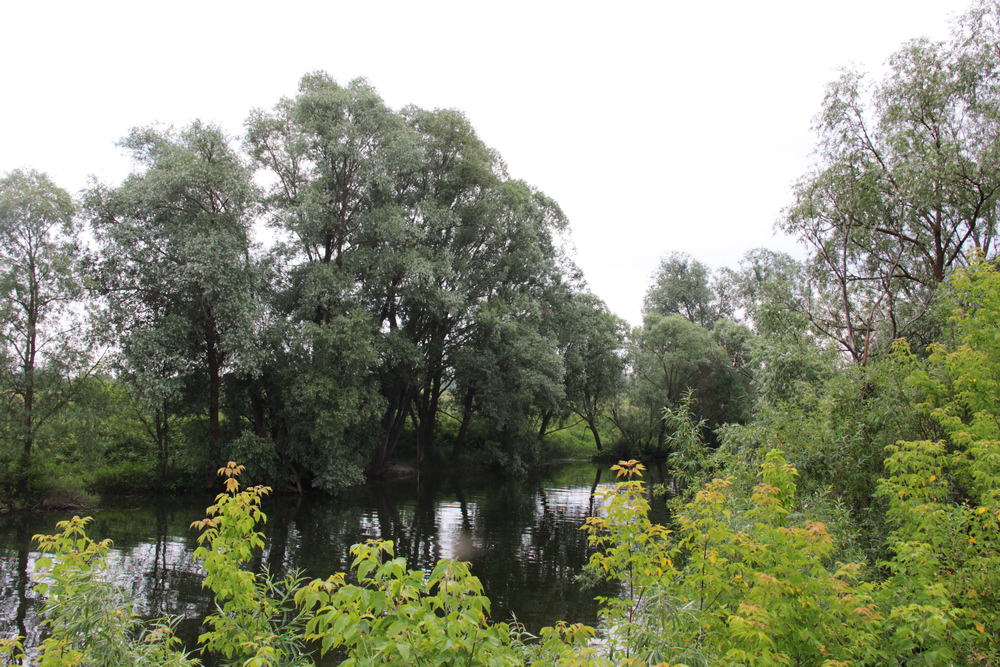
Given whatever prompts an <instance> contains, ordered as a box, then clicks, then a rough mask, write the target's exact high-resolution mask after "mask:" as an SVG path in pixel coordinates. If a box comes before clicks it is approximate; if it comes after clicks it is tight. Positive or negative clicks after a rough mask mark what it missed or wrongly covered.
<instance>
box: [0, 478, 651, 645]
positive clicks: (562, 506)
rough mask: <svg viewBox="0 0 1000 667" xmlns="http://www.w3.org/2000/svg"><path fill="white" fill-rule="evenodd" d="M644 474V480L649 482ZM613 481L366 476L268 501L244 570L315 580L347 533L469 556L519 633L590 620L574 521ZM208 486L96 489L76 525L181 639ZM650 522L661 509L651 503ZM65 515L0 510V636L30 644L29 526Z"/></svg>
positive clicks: (332, 563) (197, 615)
mask: <svg viewBox="0 0 1000 667" xmlns="http://www.w3.org/2000/svg"><path fill="white" fill-rule="evenodd" d="M652 472H653V480H652V481H653V482H657V481H662V480H661V479H658V478H657V475H656V474H655V472H656V471H652ZM612 481H613V477H612V474H611V473H610V472H608V471H607V469H606V466H604V465H599V466H598V465H594V464H591V463H579V462H578V463H569V464H563V465H558V466H552V467H549V468H546V469H545V470H541V471H536V472H534V473H533V474H531V475H528V476H526V477H518V478H503V477H498V476H493V475H489V474H475V475H473V474H468V473H462V474H443V473H442V474H433V475H429V474H422V475H416V474H414V475H411V476H405V477H400V478H396V479H393V480H391V481H377V482H370V483H368V484H366V485H364V486H361V487H357V488H355V489H351V490H349V491H348V492H346V493H344V494H341V495H340V496H338V497H328V496H306V497H294V496H277V497H272V498H269V499H268V500H267V501H266V503H265V505H264V510H265V512H266V513H267V515H268V521H267V524H266V526H264V527H263V530H264V533H265V534H266V536H267V546H266V548H265V550H264V551H263V552H262V553H261V554H260V556H259V558H258V559H257V562H256V563H254V566H255V567H260V568H268V569H269V570H270V571H271V572H272V573H276V574H283V573H286V572H290V571H294V570H301V571H303V572H304V574H305V575H306V576H308V577H326V576H329V575H330V574H332V573H334V572H338V571H345V570H346V569H348V567H349V565H350V557H349V549H350V547H351V545H352V544H356V543H358V542H363V541H364V540H366V539H369V538H376V537H381V538H385V539H391V540H393V541H394V542H395V544H396V554H397V556H402V557H405V558H406V560H407V564H408V565H409V567H411V568H417V569H422V570H425V571H427V570H429V569H430V568H431V567H433V564H434V563H435V562H436V561H437V560H438V559H440V558H455V559H460V560H464V561H469V562H471V563H472V572H473V574H475V575H476V576H478V577H479V578H480V580H481V581H482V582H483V586H484V588H485V592H486V595H487V596H488V597H489V598H490V599H491V600H492V605H493V607H492V617H493V618H494V619H496V620H510V619H511V618H516V619H517V620H518V621H519V622H520V623H522V624H523V625H524V626H525V628H526V629H527V630H529V631H530V632H537V631H538V629H539V628H541V627H543V626H545V625H552V624H553V623H555V622H556V621H558V620H566V621H568V622H583V623H587V624H591V625H593V624H595V623H596V621H597V604H596V602H595V601H594V596H595V595H598V594H608V592H609V591H608V589H604V590H595V589H594V588H589V589H588V588H585V587H583V586H582V585H581V584H580V583H579V582H578V581H577V579H576V577H577V575H578V574H579V573H580V571H581V568H582V567H583V565H584V563H585V562H586V560H587V558H588V556H589V553H590V551H589V549H588V546H587V541H586V535H585V533H584V532H583V531H581V530H580V526H581V525H582V524H583V522H584V519H586V517H587V516H589V515H591V514H592V513H593V512H594V511H595V509H596V508H597V507H598V506H599V504H600V498H599V497H598V496H597V495H596V494H597V492H599V490H600V487H601V486H602V485H606V484H609V483H611V482H612ZM211 503H212V497H211V496H210V495H204V496H201V495H196V496H188V497H183V498H179V497H158V498H118V499H105V500H104V501H103V502H102V503H101V505H100V507H98V508H95V509H94V510H93V511H88V512H78V513H80V514H87V515H90V516H93V517H94V522H93V523H92V524H91V527H90V530H89V531H88V533H89V534H90V536H91V537H93V538H94V539H104V538H111V539H112V540H113V543H114V545H113V549H112V551H111V554H110V559H111V561H112V563H113V565H114V571H115V572H116V581H117V582H118V583H119V585H121V586H122V587H124V588H125V590H126V591H127V593H128V595H129V597H130V598H131V599H133V600H134V601H135V603H136V605H137V611H139V612H140V613H142V614H143V615H145V616H158V615H163V614H171V615H181V616H183V617H184V621H183V622H182V624H181V630H180V632H181V636H182V638H183V639H184V640H185V644H187V645H189V647H191V646H193V645H194V642H195V638H196V637H197V634H198V632H199V628H200V624H201V619H202V618H203V617H204V616H205V614H206V613H207V611H208V610H209V608H210V606H211V598H210V596H209V595H208V594H207V592H206V591H205V590H204V589H202V587H201V579H202V576H201V572H200V569H199V567H198V564H197V563H195V562H194V561H193V560H192V557H191V556H192V553H193V551H194V549H195V548H196V546H197V543H196V537H197V533H196V531H194V530H192V529H191V528H190V524H191V522H192V521H195V520H196V519H199V518H202V517H203V516H204V510H205V507H206V506H208V505H209V504H211ZM655 506H656V510H655V511H656V516H654V519H655V520H663V519H664V518H665V512H664V509H663V502H662V500H660V501H656V502H655ZM71 514H72V513H58V512H46V513H35V514H23V513H22V514H12V515H8V516H0V588H2V596H0V636H3V637H11V636H14V635H18V634H20V635H24V636H27V638H28V640H27V642H26V644H27V645H28V646H36V645H37V644H38V642H39V640H40V636H41V629H40V628H39V624H38V612H39V607H40V603H39V600H38V598H37V596H36V595H35V593H34V591H33V590H32V579H31V577H32V573H33V571H34V561H35V559H36V558H37V557H38V555H39V554H38V553H37V552H35V551H33V544H32V542H31V537H32V536H33V535H35V534H38V533H51V532H54V530H55V524H56V522H57V521H59V520H61V519H64V518H68V516H70V515H71Z"/></svg>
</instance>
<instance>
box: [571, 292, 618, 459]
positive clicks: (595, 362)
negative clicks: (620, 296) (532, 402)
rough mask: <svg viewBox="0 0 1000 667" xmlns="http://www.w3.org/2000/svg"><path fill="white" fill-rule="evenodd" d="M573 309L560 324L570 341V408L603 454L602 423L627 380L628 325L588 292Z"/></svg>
mask: <svg viewBox="0 0 1000 667" xmlns="http://www.w3.org/2000/svg"><path fill="white" fill-rule="evenodd" d="M569 307H570V308H569V312H568V313H565V314H564V315H563V316H562V317H561V318H560V320H561V321H560V323H559V325H560V327H561V328H562V330H563V331H564V335H565V337H566V338H567V339H568V340H567V342H566V344H565V346H564V351H563V362H564V364H565V367H566V379H565V384H566V405H567V407H568V408H569V409H570V410H571V411H572V412H573V413H575V414H576V415H578V416H579V417H580V419H582V420H584V422H586V424H587V427H588V428H589V429H590V432H591V433H592V434H593V435H594V443H595V444H596V446H597V450H598V451H601V450H602V449H603V444H602V441H601V433H600V429H599V427H598V424H599V422H600V420H601V418H602V416H603V415H604V413H605V412H606V411H607V410H608V409H610V407H611V405H612V402H613V401H614V399H615V398H617V396H618V394H619V393H620V392H621V390H622V388H623V384H624V379H625V376H624V373H625V334H626V325H625V322H624V321H623V320H622V319H621V318H619V317H617V316H615V315H613V314H612V313H610V312H609V311H608V309H607V307H606V306H605V305H604V303H602V302H601V301H600V300H599V299H598V298H597V297H595V296H593V295H592V294H589V293H586V292H580V293H576V294H574V295H573V298H572V299H571V300H570V303H569Z"/></svg>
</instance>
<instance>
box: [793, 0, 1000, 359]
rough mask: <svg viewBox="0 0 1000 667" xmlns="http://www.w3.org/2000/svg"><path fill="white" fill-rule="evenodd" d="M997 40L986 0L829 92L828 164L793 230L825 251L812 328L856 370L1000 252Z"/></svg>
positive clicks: (801, 199) (822, 164) (805, 189)
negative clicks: (950, 279) (877, 77)
mask: <svg viewBox="0 0 1000 667" xmlns="http://www.w3.org/2000/svg"><path fill="white" fill-rule="evenodd" d="M998 34H1000V8H998V6H997V5H996V3H995V2H980V3H978V4H977V5H975V6H974V7H973V9H972V10H971V11H970V12H969V13H968V14H967V15H966V16H965V17H964V18H963V19H962V20H961V21H960V22H959V23H958V24H957V28H956V31H955V33H954V35H953V37H952V39H951V40H950V41H947V42H935V41H931V40H928V39H918V40H914V41H911V42H909V43H907V44H905V45H904V46H903V48H902V49H900V50H899V51H898V52H897V53H896V54H895V55H894V56H893V57H892V58H891V59H890V60H889V71H888V73H887V74H886V76H885V78H884V79H883V80H882V81H880V82H878V83H877V84H875V85H874V86H871V85H869V84H868V83H867V82H866V80H865V78H864V76H863V75H861V74H860V73H858V72H855V71H846V72H845V73H844V74H843V75H842V76H841V77H840V78H839V79H838V80H837V81H835V82H834V83H833V84H831V85H830V86H829V88H828V91H827V95H826V98H825V100H824V102H823V107H822V110H821V112H820V114H819V117H818V127H817V129H818V132H819V150H818V154H819V163H818V165H817V167H816V169H815V171H814V172H813V173H811V174H809V175H807V176H806V177H805V178H803V179H802V180H801V181H800V182H799V183H798V185H797V186H796V190H795V202H794V203H793V205H792V206H790V207H789V208H788V210H787V211H786V214H785V218H784V220H783V221H782V223H781V224H782V227H783V228H784V229H785V230H786V231H788V232H790V233H793V234H797V235H799V237H800V238H801V239H802V240H803V241H804V242H805V243H806V244H807V245H808V246H809V247H810V248H811V249H812V258H811V272H810V278H811V285H812V287H813V289H812V294H811V303H809V307H808V309H807V311H806V312H808V314H809V315H810V319H811V321H812V324H813V326H814V327H815V329H816V330H817V331H818V332H819V333H821V334H823V335H824V336H827V337H828V338H830V339H832V340H834V341H836V343H837V344H838V345H839V347H840V348H841V350H842V351H843V352H844V353H846V354H847V355H848V357H849V358H850V359H851V360H853V361H854V362H856V363H860V364H864V363H866V362H867V361H868V359H870V358H871V355H872V352H874V351H880V350H885V349H887V346H888V344H889V343H890V342H891V341H892V340H893V339H894V338H896V337H898V336H901V335H907V334H912V333H914V331H915V329H916V327H917V326H918V323H919V322H920V321H921V319H922V318H923V316H924V314H925V312H926V311H927V308H928V306H929V304H930V302H931V300H932V298H933V294H934V292H935V289H936V286H937V285H938V284H940V283H941V282H942V281H943V280H944V279H945V278H946V277H947V276H948V275H949V273H950V272H951V271H953V270H954V269H955V268H957V267H961V266H967V265H968V263H969V261H970V258H972V257H973V256H975V255H976V253H982V254H984V255H985V256H987V257H994V256H995V255H996V253H997V249H998V239H997V216H998V213H1000V200H998V196H1000V50H998V49H997V45H996V38H997V35H998Z"/></svg>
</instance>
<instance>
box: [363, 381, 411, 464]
mask: <svg viewBox="0 0 1000 667" xmlns="http://www.w3.org/2000/svg"><path fill="white" fill-rule="evenodd" d="M408 403H409V401H408V397H407V396H406V391H405V390H404V389H403V388H402V387H398V388H397V389H396V390H395V392H394V396H392V398H391V399H390V400H389V406H388V407H387V408H386V410H385V414H384V415H382V420H381V427H382V428H381V435H380V437H379V441H378V443H377V444H376V445H375V451H374V453H373V454H372V458H371V460H370V462H369V463H368V469H367V470H366V472H367V473H368V476H369V477H380V476H381V475H383V474H385V471H386V470H388V469H389V465H390V463H392V455H393V453H394V452H395V451H396V445H397V444H399V436H400V434H402V432H403V426H405V425H406V414H407V408H408Z"/></svg>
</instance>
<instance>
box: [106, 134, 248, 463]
mask: <svg viewBox="0 0 1000 667" xmlns="http://www.w3.org/2000/svg"><path fill="white" fill-rule="evenodd" d="M122 145H123V146H124V147H125V148H127V149H128V150H129V151H130V152H131V153H132V156H133V158H134V159H135V161H136V162H137V163H138V165H140V167H141V170H140V171H138V172H136V173H133V174H132V175H130V176H129V177H128V178H127V179H126V180H125V181H124V182H123V183H122V184H121V185H120V186H119V187H117V188H111V189H109V188H106V187H97V188H94V189H93V190H92V191H91V192H90V193H89V195H88V202H89V207H90V210H91V212H92V225H93V229H94V233H95V236H96V237H97V240H98V243H99V245H100V261H99V264H98V269H99V272H98V275H97V279H98V281H99V283H100V286H101V288H102V290H103V292H104V294H105V296H106V297H107V302H108V307H109V308H108V312H109V316H110V320H111V322H112V323H113V325H114V331H115V335H116V336H117V339H118V341H119V344H120V349H121V353H122V355H123V356H124V358H125V361H126V363H127V365H128V366H129V367H130V368H132V369H133V370H134V371H135V372H136V374H137V376H138V377H140V378H141V379H142V381H143V382H144V383H146V384H147V385H158V388H157V389H156V390H155V391H147V392H146V394H147V395H152V396H156V395H158V396H160V397H161V398H162V399H163V400H162V401H161V403H163V404H164V405H165V404H166V400H167V398H168V397H172V396H173V395H176V393H178V392H181V393H183V394H184V395H185V396H186V397H187V400H188V402H189V405H191V406H192V409H193V411H194V412H201V413H202V414H205V415H206V416H207V417H208V447H207V459H208V460H207V466H208V468H209V469H213V468H214V467H216V466H217V464H218V463H219V462H220V456H221V438H222V435H221V409H222V381H223V377H224V375H225V374H226V373H229V372H233V371H236V370H237V369H239V370H241V371H242V372H245V373H253V372H254V369H255V367H256V365H257V363H258V361H259V354H260V350H259V347H258V346H257V345H256V343H255V339H256V336H255V332H256V330H257V324H258V318H259V317H260V312H261V308H260V304H259V302H258V299H257V294H258V293H259V292H261V291H262V290H261V289H260V285H259V284H258V282H257V281H258V278H259V274H258V272H257V271H256V270H255V266H254V260H253V257H252V255H251V244H250V237H249V232H250V225H251V223H252V220H253V215H254V210H255V207H256V205H257V191H256V188H255V187H254V185H253V181H252V171H251V169H250V168H249V166H248V165H246V164H245V163H244V161H243V160H242V159H241V158H240V156H239V155H238V154H237V153H236V152H235V151H234V150H233V148H232V147H231V146H230V145H229V143H228V141H227V139H226V137H225V135H224V134H223V133H222V131H221V130H219V129H218V128H216V127H212V126H209V125H205V124H202V123H200V122H195V123H194V124H192V125H191V126H189V127H187V128H185V129H184V130H182V131H180V132H174V131H159V130H156V129H153V128H143V129H136V130H133V131H132V133H131V134H129V136H128V137H127V138H126V139H125V140H124V141H123V142H122Z"/></svg>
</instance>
